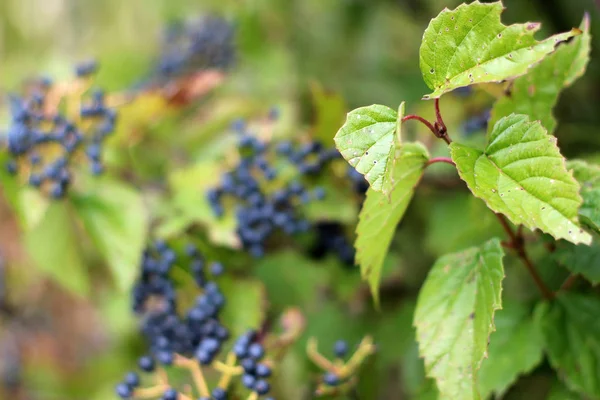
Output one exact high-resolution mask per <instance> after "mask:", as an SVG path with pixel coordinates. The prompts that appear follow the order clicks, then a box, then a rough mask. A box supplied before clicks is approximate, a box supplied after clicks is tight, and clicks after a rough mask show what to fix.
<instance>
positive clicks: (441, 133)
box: [435, 97, 452, 144]
mask: <svg viewBox="0 0 600 400" xmlns="http://www.w3.org/2000/svg"><path fill="white" fill-rule="evenodd" d="M435 119H436V123H435V127H436V132H437V135H436V136H437V137H439V138H442V139H444V141H445V142H446V144H450V143H452V139H450V136H448V128H446V124H445V123H444V119H443V118H442V113H441V112H440V99H439V97H438V98H437V99H435Z"/></svg>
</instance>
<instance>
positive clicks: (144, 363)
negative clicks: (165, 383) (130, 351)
mask: <svg viewBox="0 0 600 400" xmlns="http://www.w3.org/2000/svg"><path fill="white" fill-rule="evenodd" d="M138 366H139V367H140V369H141V370H142V371H145V372H152V371H154V360H153V359H152V357H150V356H143V357H140V359H139V360H138Z"/></svg>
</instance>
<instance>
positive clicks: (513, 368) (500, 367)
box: [479, 302, 544, 398]
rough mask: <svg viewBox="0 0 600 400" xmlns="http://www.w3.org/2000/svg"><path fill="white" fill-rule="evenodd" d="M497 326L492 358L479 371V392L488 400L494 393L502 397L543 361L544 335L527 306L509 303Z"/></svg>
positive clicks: (499, 317) (492, 345)
mask: <svg viewBox="0 0 600 400" xmlns="http://www.w3.org/2000/svg"><path fill="white" fill-rule="evenodd" d="M494 324H495V325H496V332H494V333H493V334H492V335H491V337H490V345H489V349H488V358H487V360H484V361H483V363H482V365H481V369H480V370H479V390H480V392H481V395H482V397H484V398H486V397H487V396H488V395H490V394H492V393H494V394H495V395H496V397H498V398H500V397H502V395H503V394H504V393H506V391H507V390H508V388H509V387H510V386H511V385H512V384H513V383H514V382H515V381H516V380H517V379H518V377H519V375H522V374H525V373H528V372H530V371H532V370H533V369H534V368H535V367H536V366H537V365H538V364H539V363H540V362H541V361H542V356H543V351H544V348H543V344H542V333H541V332H540V330H539V328H538V325H537V324H536V323H535V322H534V320H533V318H532V317H531V315H530V313H529V309H528V307H526V306H525V305H524V304H521V303H514V302H508V303H506V302H505V303H504V304H503V306H502V310H500V311H498V313H496V316H495V318H494Z"/></svg>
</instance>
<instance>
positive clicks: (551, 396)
mask: <svg viewBox="0 0 600 400" xmlns="http://www.w3.org/2000/svg"><path fill="white" fill-rule="evenodd" d="M546 400H584V399H583V398H582V397H581V396H580V395H578V394H577V393H574V392H572V391H570V390H569V388H567V387H566V386H565V385H563V384H562V383H561V382H559V381H555V382H554V384H553V385H552V388H551V389H550V393H548V398H547V399H546Z"/></svg>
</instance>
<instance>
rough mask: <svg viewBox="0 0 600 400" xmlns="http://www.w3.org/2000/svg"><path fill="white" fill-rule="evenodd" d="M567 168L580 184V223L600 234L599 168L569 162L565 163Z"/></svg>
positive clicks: (580, 162) (582, 163)
mask: <svg viewBox="0 0 600 400" xmlns="http://www.w3.org/2000/svg"><path fill="white" fill-rule="evenodd" d="M567 168H569V169H572V170H573V176H574V177H575V179H577V181H578V182H579V183H580V184H581V197H583V204H582V205H581V207H580V208H579V219H580V221H581V223H582V224H584V225H586V226H587V227H589V228H591V229H593V230H595V231H596V232H598V233H600V166H598V165H593V164H588V163H586V162H585V161H581V160H571V161H569V162H567Z"/></svg>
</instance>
